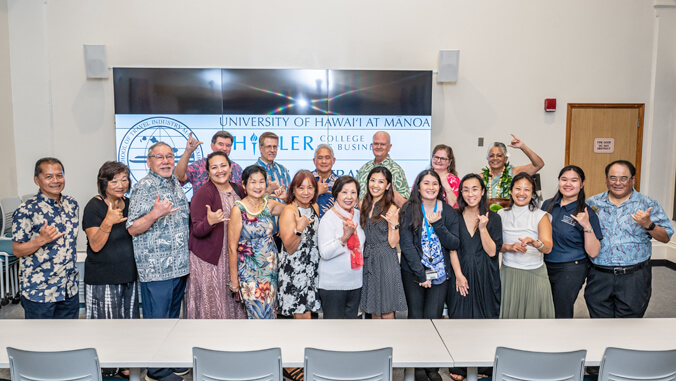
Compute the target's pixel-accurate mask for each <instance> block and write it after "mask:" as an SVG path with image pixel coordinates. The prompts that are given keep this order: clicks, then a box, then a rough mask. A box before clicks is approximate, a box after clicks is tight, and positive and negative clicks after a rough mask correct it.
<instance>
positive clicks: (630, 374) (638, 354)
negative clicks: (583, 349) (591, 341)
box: [599, 348, 676, 381]
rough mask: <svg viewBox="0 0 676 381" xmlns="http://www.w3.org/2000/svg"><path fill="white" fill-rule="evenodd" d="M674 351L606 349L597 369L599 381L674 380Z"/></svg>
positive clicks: (675, 351)
mask: <svg viewBox="0 0 676 381" xmlns="http://www.w3.org/2000/svg"><path fill="white" fill-rule="evenodd" d="M675 379H676V349H675V350H669V351H637V350H633V349H622V348H606V351H605V352H604V353H603V359H602V360H601V368H600V369H599V381H601V380H624V381H628V380H644V381H650V380H675Z"/></svg>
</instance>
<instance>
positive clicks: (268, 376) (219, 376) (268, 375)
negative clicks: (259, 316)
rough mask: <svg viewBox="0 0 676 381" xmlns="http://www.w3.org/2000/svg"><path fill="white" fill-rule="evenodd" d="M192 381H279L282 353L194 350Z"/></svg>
mask: <svg viewBox="0 0 676 381" xmlns="http://www.w3.org/2000/svg"><path fill="white" fill-rule="evenodd" d="M192 366H193V375H192V378H193V380H195V381H206V380H209V381H217V380H222V381H226V380H230V381H234V380H239V381H246V380H251V381H254V380H255V381H282V379H283V376H282V350H281V349H280V348H270V349H261V350H258V351H248V352H225V351H215V350H212V349H204V348H198V347H193V349H192Z"/></svg>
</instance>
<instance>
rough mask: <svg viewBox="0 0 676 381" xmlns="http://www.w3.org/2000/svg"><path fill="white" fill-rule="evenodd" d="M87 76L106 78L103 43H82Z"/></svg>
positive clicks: (106, 66)
mask: <svg viewBox="0 0 676 381" xmlns="http://www.w3.org/2000/svg"><path fill="white" fill-rule="evenodd" d="M84 57H85V68H86V69H87V78H108V60H106V46H105V45H84Z"/></svg>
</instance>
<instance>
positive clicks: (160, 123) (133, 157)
mask: <svg viewBox="0 0 676 381" xmlns="http://www.w3.org/2000/svg"><path fill="white" fill-rule="evenodd" d="M190 132H192V130H191V129H190V128H189V127H188V126H186V125H185V124H183V123H182V122H180V121H178V120H176V119H173V118H167V117H151V118H147V119H143V120H141V121H140V122H138V123H136V124H134V125H133V126H132V127H131V128H130V129H129V130H128V131H127V133H125V134H124V137H123V138H122V140H121V142H120V147H119V149H118V157H117V160H118V161H119V162H120V163H122V164H125V165H127V166H128V167H129V170H130V171H131V182H132V186H133V185H134V183H136V182H137V181H138V180H140V179H142V178H143V177H145V176H146V175H147V174H148V165H147V162H146V157H147V156H148V147H150V146H152V145H153V144H155V143H157V142H165V143H167V144H169V146H170V147H171V148H172V149H173V150H174V161H175V162H176V163H177V162H178V161H179V160H180V159H181V156H182V155H183V153H184V152H185V145H186V142H187V141H188V136H189V135H190ZM193 136H194V137H195V138H196V139H199V137H197V135H196V134H195V133H194V132H193ZM203 156H204V153H203V151H202V147H201V146H199V147H198V148H197V149H196V150H195V152H193V154H192V156H191V157H190V161H189V164H192V163H194V162H195V161H197V160H200V159H202V157H203ZM183 191H184V192H185V193H186V195H187V196H188V198H190V196H191V193H192V185H191V184H190V183H187V184H185V185H184V186H183Z"/></svg>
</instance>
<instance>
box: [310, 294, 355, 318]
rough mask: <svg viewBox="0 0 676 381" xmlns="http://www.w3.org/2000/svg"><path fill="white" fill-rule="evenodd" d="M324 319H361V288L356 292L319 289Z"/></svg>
mask: <svg viewBox="0 0 676 381" xmlns="http://www.w3.org/2000/svg"><path fill="white" fill-rule="evenodd" d="M319 298H320V299H321V301H322V310H324V319H356V318H357V317H359V302H361V288H357V289H355V290H345V291H343V290H323V289H321V288H320V289H319Z"/></svg>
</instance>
